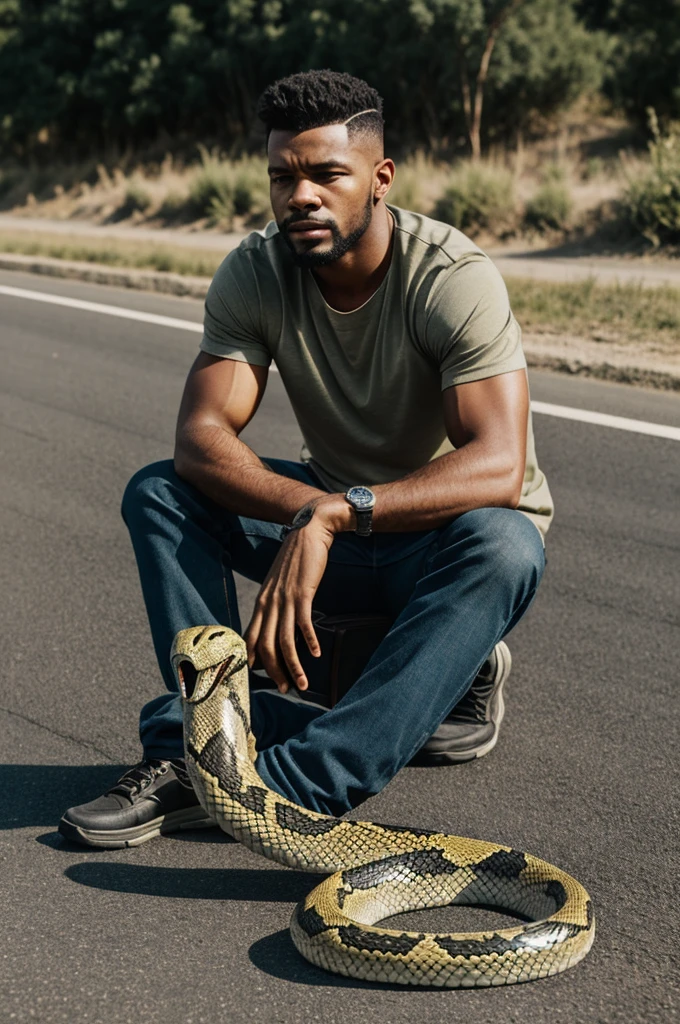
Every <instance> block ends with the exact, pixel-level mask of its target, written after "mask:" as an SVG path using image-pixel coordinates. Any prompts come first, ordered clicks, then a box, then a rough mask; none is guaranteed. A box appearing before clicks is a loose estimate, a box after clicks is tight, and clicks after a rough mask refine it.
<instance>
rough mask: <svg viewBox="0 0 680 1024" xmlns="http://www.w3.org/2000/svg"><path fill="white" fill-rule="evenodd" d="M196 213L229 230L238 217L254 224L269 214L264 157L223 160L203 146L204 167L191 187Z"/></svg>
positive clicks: (202, 160) (202, 164)
mask: <svg viewBox="0 0 680 1024" xmlns="http://www.w3.org/2000/svg"><path fill="white" fill-rule="evenodd" d="M189 196H190V201H191V205H192V207H193V210H194V213H195V215H196V216H199V217H208V219H209V220H210V222H211V223H213V224H217V225H219V226H220V227H223V228H225V229H227V230H229V229H230V228H231V227H233V220H234V217H244V218H246V220H247V221H248V223H253V222H255V221H257V220H261V219H262V218H263V217H265V215H266V213H267V210H268V206H269V191H268V185H267V175H266V166H265V162H264V160H263V159H258V158H256V157H243V158H242V159H241V160H236V161H231V162H227V161H223V160H220V159H219V158H218V157H216V156H215V155H214V154H210V153H208V151H207V150H206V149H205V148H204V147H201V167H200V169H199V170H198V171H197V173H196V174H195V176H194V178H193V180H192V182H191V185H190V187H189Z"/></svg>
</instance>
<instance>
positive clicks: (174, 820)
mask: <svg viewBox="0 0 680 1024" xmlns="http://www.w3.org/2000/svg"><path fill="white" fill-rule="evenodd" d="M214 826H217V822H216V821H215V819H214V818H211V817H209V816H208V815H207V814H206V813H205V811H204V810H203V808H202V807H187V808H185V809H184V810H181V811H170V812H169V813H168V814H164V815H162V816H161V817H160V818H154V819H153V821H147V822H146V824H144V825H135V826H134V828H121V829H116V830H111V829H106V830H97V829H88V828H83V827H82V826H81V825H74V823H73V822H72V821H69V820H68V818H66V817H63V818H62V819H61V821H60V822H59V832H60V834H61V835H62V836H63V837H64V839H68V840H69V842H73V843H80V844H81V845H84V846H95V847H97V848H99V849H101V850H124V849H125V848H126V847H129V846H141V845H142V843H146V842H148V840H149V839H155V837H156V836H161V835H168V834H169V833H172V832H181V831H183V830H185V829H191V828H212V827H214Z"/></svg>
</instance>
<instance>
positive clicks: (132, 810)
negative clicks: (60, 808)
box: [59, 757, 216, 850]
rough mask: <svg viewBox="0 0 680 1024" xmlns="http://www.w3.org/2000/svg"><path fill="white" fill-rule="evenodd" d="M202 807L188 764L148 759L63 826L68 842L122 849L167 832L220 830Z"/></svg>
mask: <svg viewBox="0 0 680 1024" xmlns="http://www.w3.org/2000/svg"><path fill="white" fill-rule="evenodd" d="M215 824H216V822H215V821H214V819H213V818H210V817H209V816H208V815H207V814H206V813H205V811H204V810H203V808H202V807H201V805H200V804H199V802H198V798H197V796H196V794H195V793H194V790H193V788H192V785H191V782H190V780H189V776H188V775H187V770H186V766H185V764H184V761H183V760H181V759H180V758H178V759H177V760H173V761H162V760H160V759H159V758H155V757H152V758H147V759H146V760H144V761H140V763H139V764H137V765H135V766H134V768H130V769H129V770H128V771H126V772H125V774H124V775H122V776H121V777H120V779H119V780H118V782H117V783H116V785H115V786H114V787H113V789H110V790H109V791H108V792H107V793H105V794H104V796H100V797H98V798H97V799H96V800H92V801H91V802H90V803H89V804H80V806H78V807H71V808H69V810H68V811H66V813H65V814H64V816H63V818H62V819H61V821H60V822H59V831H60V832H61V834H62V836H64V838H65V839H69V840H71V841H73V842H76V843H83V844H84V845H85V846H98V847H101V848H104V849H107V850H118V849H122V848H123V847H126V846H139V845H140V843H145V842H146V841H147V839H153V837H154V836H159V835H161V834H165V833H168V832H177V831H179V830H180V829H185V828H206V827H208V826H210V825H215Z"/></svg>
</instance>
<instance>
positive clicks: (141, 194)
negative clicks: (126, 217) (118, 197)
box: [124, 181, 152, 213]
mask: <svg viewBox="0 0 680 1024" xmlns="http://www.w3.org/2000/svg"><path fill="white" fill-rule="evenodd" d="M151 203H152V199H151V196H150V195H149V193H148V192H147V190H146V189H145V188H144V186H143V185H141V184H140V183H139V182H138V181H131V182H130V183H129V184H128V186H127V188H126V190H125V202H124V205H125V207H126V209H128V210H129V211H130V213H134V212H136V211H137V210H139V211H140V213H144V211H145V210H148V209H149V207H150V206H151Z"/></svg>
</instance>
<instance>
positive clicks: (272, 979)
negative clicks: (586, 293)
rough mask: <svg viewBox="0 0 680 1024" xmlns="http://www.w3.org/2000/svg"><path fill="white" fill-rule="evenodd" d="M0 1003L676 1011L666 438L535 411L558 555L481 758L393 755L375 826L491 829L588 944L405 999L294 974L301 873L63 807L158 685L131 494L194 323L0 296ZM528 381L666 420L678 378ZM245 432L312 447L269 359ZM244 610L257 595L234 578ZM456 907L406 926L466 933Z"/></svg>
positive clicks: (345, 1011)
mask: <svg viewBox="0 0 680 1024" xmlns="http://www.w3.org/2000/svg"><path fill="white" fill-rule="evenodd" d="M0 284H2V285H12V286H15V287H22V288H29V289H34V290H40V291H44V292H53V293H55V294H60V295H67V296H74V297H80V298H85V299H87V300H90V301H95V302H105V303H108V304H113V305H121V306H126V307H132V308H135V309H139V310H146V311H150V312H156V313H163V314H166V315H170V316H175V317H180V318H185V319H190V320H192V321H195V322H198V321H200V318H201V308H200V304H199V303H196V302H190V301H186V300H179V299H169V298H161V297H158V296H153V295H145V294H136V293H131V292H127V291H116V290H114V289H105V288H96V287H93V286H89V285H83V284H77V283H73V282H68V283H67V282H63V281H56V280H45V279H42V278H32V277H29V276H26V275H20V274H11V273H2V274H0ZM0 318H1V322H2V330H1V334H0V350H1V353H2V381H1V383H0V395H1V396H2V402H1V411H0V436H1V440H0V454H1V458H2V477H1V479H2V489H1V491H0V552H1V554H0V587H1V593H2V598H3V600H2V602H1V605H0V623H1V625H2V630H3V636H4V645H3V659H2V661H3V673H2V675H3V687H2V696H1V697H0V705H2V708H1V710H0V722H1V725H2V737H3V747H4V753H3V756H2V758H1V760H2V762H3V763H2V765H1V766H0V792H1V793H2V805H3V810H2V814H1V819H0V843H1V846H0V849H1V854H2V870H1V872H0V888H2V890H3V891H2V903H1V906H2V925H1V935H2V950H1V952H0V965H1V966H0V975H1V980H0V1020H2V1021H10V1020H11V1021H19V1022H23V1021H40V1022H46V1024H47V1022H49V1024H52V1022H62V1021H68V1022H76V1024H81V1022H87V1024H125V1022H131V1024H132V1022H134V1024H155V1022H163V1024H175V1022H177V1024H215V1022H218V1021H222V1020H224V1021H228V1022H235V1024H240V1022H242V1021H243V1022H245V1021H251V1020H253V1021H255V1020H256V1021H266V1022H277V1024H278V1022H281V1024H293V1022H298V1021H300V1022H305V1024H308V1022H313V1021H322V1020H323V1021H324V1022H327V1024H341V1022H342V1024H355V1022H356V1024H364V1022H365V1024H369V1022H370V1024H374V1022H382V1021H389V1022H390V1024H406V1022H412V1021H416V1020H417V1021H419V1022H420V1024H443V1022H444V1021H446V1022H447V1024H448V1022H451V1021H454V1022H456V1021H460V1022H461V1024H462V1022H465V1024H486V1022H489V1024H491V1022H497V1021H503V1022H504V1024H528V1022H531V1024H534V1022H535V1024H548V1022H550V1024H562V1022H563V1024H574V1022H586V1024H590V1022H597V1024H614V1022H617V1024H618V1022H621V1024H623V1022H625V1024H636V1022H642V1021H644V1022H651V1021H654V1022H657V1021H658V1022H663V1024H667V1022H670V1021H672V1020H675V1019H677V1015H678V984H677V981H678V979H677V976H676V975H675V974H674V971H676V970H677V949H676V944H677V934H678V925H679V923H680V922H679V921H678V909H677V878H678V870H679V864H678V841H677V824H678V810H677V807H678V804H677V768H676V760H675V758H674V756H673V753H672V751H673V745H674V743H677V738H678V737H677V705H676V696H675V691H676V689H677V682H678V660H679V659H678V653H679V644H678V620H679V608H680V583H679V580H680V574H679V572H678V549H679V548H680V522H679V517H678V508H679V507H680V487H679V483H678V481H679V479H680V474H679V470H680V443H679V442H678V441H674V440H668V439H663V438H655V437H648V436H642V435H639V434H637V433H634V432H628V431H620V430H613V429H608V428H606V427H602V426H597V425H593V424H587V423H580V422H572V421H565V420H561V419H556V418H553V417H551V416H545V415H536V416H535V418H534V422H535V432H536V439H537V445H538V451H539V457H540V461H541V464H542V466H543V468H544V470H545V471H546V473H547V475H548V477H549V480H550V483H551V486H552V489H553V493H554V496H555V499H556V502H557V508H558V514H557V517H556V522H555V524H554V526H553V528H552V530H551V533H550V536H549V538H548V559H549V564H548V569H547V572H546V576H545V579H544V581H543V584H542V587H541V591H540V592H539V596H538V598H537V600H536V602H535V604H534V606H533V607H532V609H531V611H530V612H529V614H528V615H527V616H526V617H525V619H524V620H523V621H522V622H521V623H520V625H519V626H518V627H517V629H516V630H515V631H514V633H513V635H512V636H511V637H510V646H511V649H512V652H513V657H514V669H513V674H512V676H511V679H510V683H509V685H508V701H507V703H508V708H507V716H506V721H505V724H504V726H503V729H502V732H501V737H500V740H499V743H498V746H497V747H496V749H495V750H494V751H493V752H492V753H491V754H490V755H489V756H488V757H486V758H483V759H481V760H480V761H478V762H473V763H471V764H467V765H462V766H459V767H455V768H446V769H405V770H404V771H403V772H401V773H400V775H399V776H398V777H397V778H396V779H394V780H393V782H392V783H391V784H390V785H389V786H388V787H387V789H386V790H384V791H383V792H382V793H381V794H380V795H379V796H378V797H376V798H374V799H373V800H371V801H369V802H368V803H367V804H365V805H364V806H363V807H362V808H361V813H360V815H359V816H360V817H364V818H371V817H373V818H375V819H377V820H379V821H391V822H394V823H401V824H413V825H419V826H427V827H431V828H438V829H442V830H448V831H452V832H454V833H457V834H461V835H471V836H477V837H479V838H485V839H491V840H497V841H500V842H504V843H508V844H511V845H512V846H514V847H517V848H520V849H525V850H528V851H530V852H532V853H534V854H536V855H538V856H541V857H543V858H545V859H547V860H548V861H551V862H554V863H556V864H558V865H560V866H561V867H563V868H564V869H565V870H567V871H569V872H571V873H572V874H574V875H575V876H576V877H577V878H579V879H580V880H581V881H582V882H583V883H584V884H585V886H586V887H587V889H588V890H589V891H590V894H591V896H592V899H593V902H594V907H595V913H596V917H597V922H598V932H597V937H596V941H595V945H594V947H593V950H592V952H591V953H590V955H589V956H588V957H587V959H586V960H585V961H584V962H583V963H582V964H581V965H579V966H578V967H576V968H574V969H573V970H571V971H568V972H567V973H565V974H563V975H560V976H558V977H556V978H552V979H548V980H545V981H540V982H534V983H532V984H528V985H520V986H517V987H514V988H507V989H498V990H488V991H485V990H481V991H473V992H466V991H460V992H440V991H417V990H413V991H411V990H404V989H401V988H389V987H388V988H386V987H378V986H372V985H369V984H366V983H361V982H353V981H350V980H343V979H340V978H336V977H334V976H332V975H328V974H326V973H324V972H322V971H321V970H318V969H316V968H314V967H312V966H310V965H308V964H307V963H306V962H305V961H304V960H302V959H301V958H300V957H299V955H298V954H297V952H296V951H295V949H294V947H293V946H292V943H291V941H290V939H289V937H288V932H287V923H288V919H289V917H290V914H291V911H292V908H293V906H294V903H295V902H296V901H297V900H298V899H300V898H301V897H302V896H303V894H304V893H305V892H306V891H307V890H308V888H309V887H310V885H311V884H312V882H313V879H312V878H310V877H309V876H305V875H303V874H301V873H296V872H294V871H290V870H287V869H284V868H281V867H278V866H276V865H272V864H270V863H269V862H267V861H265V860H263V859H262V858H259V857H257V856H256V855H254V854H251V853H250V852H248V851H247V850H245V849H244V848H242V847H240V846H238V845H236V844H234V843H231V842H229V841H228V840H227V839H226V838H225V837H222V836H221V834H220V833H219V832H217V831H214V830H211V831H207V832H194V833H185V834H182V835H180V836H177V837H166V838H164V839H156V840H153V841H152V842H149V843H147V844H146V845H144V846H142V847H140V848H138V849H136V850H124V851H115V852H110V851H101V852H95V851H90V850H87V849H84V848H77V847H75V846H69V845H66V844H64V843H62V841H61V839H60V838H59V837H58V835H57V833H56V831H55V828H56V823H57V821H58V819H59V816H60V814H61V813H62V811H63V809H64V808H65V807H67V806H69V805H71V804H73V803H80V802H83V801H85V800H86V799H90V798H92V797H94V796H96V795H98V794H99V793H100V792H102V791H103V789H104V788H105V787H106V786H107V784H109V783H110V782H111V781H112V780H113V779H114V778H115V777H116V773H117V772H118V771H119V768H120V767H121V766H124V765H128V764H130V763H132V762H133V761H135V760H136V759H137V756H138V746H137V741H136V724H137V713H138V708H139V705H140V704H141V702H142V701H144V700H146V699H148V698H150V697H151V696H153V695H154V694H155V693H157V692H158V685H159V684H158V677H157V672H156V669H155V665H154V659H153V655H152V651H151V645H150V641H149V638H148V635H147V626H146V623H145V615H144V608H143V605H142V601H141V597H140V594H139V590H138V583H137V578H136V570H135V566H134V562H133V558H132V554H131V551H130V549H129V545H128V540H127V536H126V533H125V529H124V527H123V524H122V522H121V521H120V519H119V517H118V504H119V499H120V495H121V492H122V490H123V488H124V485H125V483H126V481H127V479H128V478H129V476H130V475H131V474H132V473H133V472H134V471H135V470H136V469H137V468H139V467H140V466H141V465H143V464H145V463H147V462H149V461H152V460H155V459H158V458H164V457H168V456H169V454H170V452H171V445H172V434H173V426H174V418H175V412H176V408H177V403H178V400H179V396H180V392H181V389H182V384H183V379H184V376H185V373H186V370H187V368H188V366H189V364H190V362H191V360H192V357H193V353H194V352H195V350H196V346H197V342H198V336H197V335H196V334H191V333H188V332H186V333H185V332H184V331H178V330H168V329H165V328H160V327H158V326H153V325H149V324H142V323H131V322H130V321H126V320H121V319H117V318H114V317H110V316H103V315H101V314H96V313H91V312H84V311H82V310H73V309H66V308H59V307H56V306H52V305H45V304H41V303H36V302H30V301H26V300H24V299H19V298H14V297H8V296H0ZM532 396H533V398H534V399H538V400H540V401H544V402H553V403H558V404H563V405H568V406H573V407H578V408H583V409H589V410H599V411H601V412H606V413H614V414H616V415H621V416H629V417H632V418H636V419H642V420H650V421H653V422H657V423H665V424H668V425H675V426H678V425H680V398H679V397H678V396H673V395H665V394H657V393H654V392H647V391H643V390H635V389H629V388H625V387H622V386H617V385H610V384H600V383H596V382H592V381H585V380H580V379H578V380H574V379H570V378H566V377H558V376H551V375H549V374H539V373H535V374H533V376H532ZM245 437H246V440H247V441H248V442H249V443H250V444H251V445H252V446H253V447H254V448H255V449H256V450H257V451H258V452H260V453H261V454H263V455H266V454H270V455H279V456H288V457H293V458H297V456H298V453H299V436H298V431H297V427H296V424H295V421H294V419H293V417H292V415H291V412H290V409H289V407H288V404H287V400H286V397H285V394H284V393H283V389H282V386H281V382H280V380H279V379H278V378H277V377H276V376H274V375H271V376H270V383H269V386H268V390H267V394H266V396H265V399H264V402H263V405H262V407H261V409H260V411H259V412H258V414H257V416H256V417H255V420H254V421H253V423H252V424H251V426H250V428H249V429H248V432H247V435H245ZM240 595H241V602H242V606H243V609H244V610H245V611H244V615H245V614H247V606H248V604H249V602H251V601H252V598H253V587H252V585H247V586H243V587H241V590H240ZM502 920H503V918H502V915H496V914H493V915H489V914H488V913H486V912H483V911H481V910H474V909H472V908H450V909H446V910H440V911H432V912H427V913H421V914H418V915H409V918H408V921H405V920H404V921H403V924H404V926H406V925H408V926H409V927H418V928H425V929H426V928H437V929H443V928H445V929H449V930H469V929H471V928H475V929H476V928H480V927H485V926H487V925H488V924H491V925H492V926H493V925H494V924H497V923H500V922H501V921H502Z"/></svg>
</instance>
